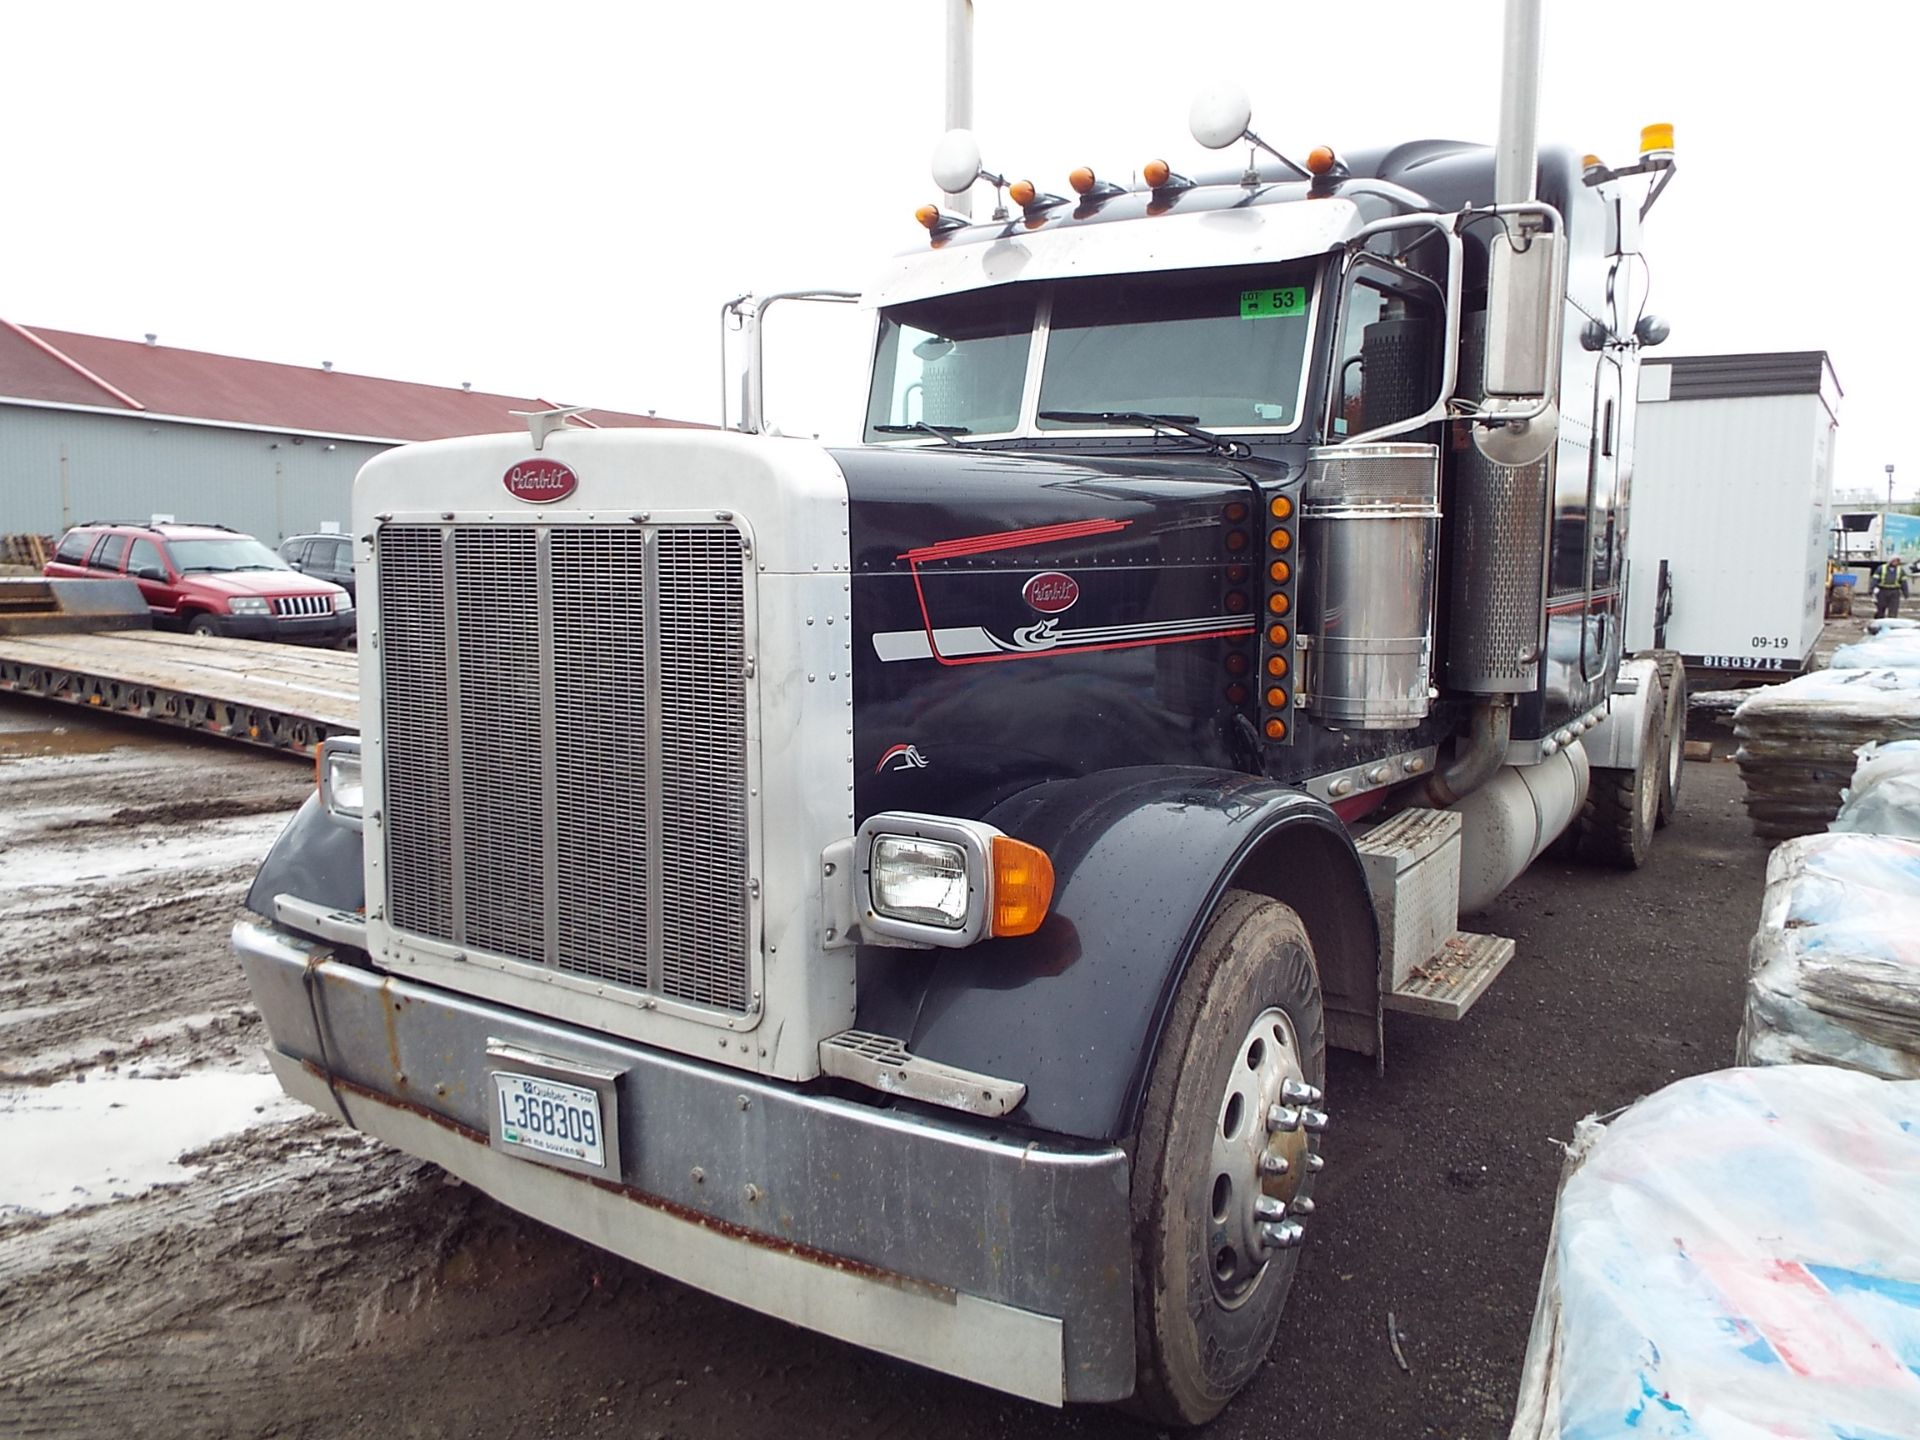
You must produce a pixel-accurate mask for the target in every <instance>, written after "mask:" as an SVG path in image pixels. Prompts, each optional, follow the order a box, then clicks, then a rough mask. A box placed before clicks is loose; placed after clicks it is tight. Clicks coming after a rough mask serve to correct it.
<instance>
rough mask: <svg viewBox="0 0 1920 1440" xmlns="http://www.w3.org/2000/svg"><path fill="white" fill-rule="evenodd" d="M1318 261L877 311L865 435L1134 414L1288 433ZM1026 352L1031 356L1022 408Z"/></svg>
mask: <svg viewBox="0 0 1920 1440" xmlns="http://www.w3.org/2000/svg"><path fill="white" fill-rule="evenodd" d="M1320 264H1321V262H1320V261H1319V260H1318V259H1304V260H1292V261H1288V262H1287V263H1285V264H1281V265H1242V266H1232V267H1223V268H1219V269H1211V270H1175V271H1157V272H1154V273H1151V274H1140V275H1102V276H1090V277H1088V278H1086V279H1084V280H1064V281H1058V282H1054V283H1051V284H1045V285H1021V286H1017V287H1010V288H1004V289H993V290H975V291H970V292H967V293H965V294H961V295H952V296H942V297H940V298H938V299H934V300H923V301H918V302H916V303H914V304H910V305H897V306H893V307H891V308H890V309H888V310H886V311H884V312H883V313H882V315H881V322H880V340H879V348H878V350H877V352H876V354H875V357H874V380H873V392H872V396H871V399H870V401H869V404H868V410H867V439H868V440H869V441H875V440H899V439H912V440H914V441H915V442H916V443H921V444H924V443H927V442H928V440H929V439H930V437H931V436H932V435H941V436H945V437H949V438H951V437H964V436H975V437H977V436H987V435H1011V434H1032V433H1034V432H1035V431H1050V430H1088V429H1103V428H1104V429H1114V428H1124V429H1141V428H1147V429H1151V428H1152V426H1150V425H1147V424H1146V423H1145V422H1144V421H1143V420H1142V419H1141V418H1139V417H1141V416H1157V417H1161V418H1163V419H1166V420H1172V421H1178V422H1182V423H1185V424H1188V425H1197V426H1201V427H1203V428H1205V429H1209V430H1291V429H1293V428H1294V427H1295V426H1297V425H1298V424H1299V423H1300V418H1301V417H1300V411H1301V406H1302V404H1303V403H1304V401H1305V398H1306V381H1307V365H1308V361H1307V355H1308V339H1309V337H1310V336H1311V334H1312V332H1313V325H1314V310H1315V305H1314V301H1315V289H1316V280H1317V277H1318V272H1319V269H1320ZM1036 323H1039V324H1041V325H1042V326H1043V327H1044V329H1045V331H1046V334H1045V337H1044V341H1041V342H1036V340H1035V338H1034V336H1033V334H1032V331H1033V330H1034V328H1035V326H1036ZM1036 348H1038V349H1040V350H1041V351H1042V352H1043V353H1044V357H1045V358H1044V359H1043V361H1042V362H1041V373H1040V384H1039V399H1038V403H1037V404H1036V405H1035V406H1034V412H1035V413H1034V414H1031V415H1029V414H1026V413H1024V411H1023V408H1022V406H1023V400H1024V395H1025V391H1026V388H1027V381H1028V367H1029V364H1030V363H1031V361H1030V357H1031V356H1032V355H1033V353H1034V352H1035V350H1036ZM1120 412H1133V413H1132V414H1131V415H1128V416H1123V415H1121V414H1120ZM1109 414H1111V415H1112V416H1113V417H1114V418H1112V419H1111V420H1103V419H1101V418H1100V417H1101V416H1103V415H1109Z"/></svg>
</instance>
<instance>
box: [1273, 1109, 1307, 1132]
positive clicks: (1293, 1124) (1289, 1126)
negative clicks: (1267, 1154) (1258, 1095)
mask: <svg viewBox="0 0 1920 1440" xmlns="http://www.w3.org/2000/svg"><path fill="white" fill-rule="evenodd" d="M1299 1128H1300V1112H1299V1111H1298V1110H1296V1109H1294V1108H1293V1107H1292V1106H1291V1105H1271V1106H1269V1107H1268V1108H1267V1131H1268V1133H1270V1134H1271V1133H1273V1132H1274V1131H1280V1130H1287V1131H1292V1130H1298V1129H1299Z"/></svg>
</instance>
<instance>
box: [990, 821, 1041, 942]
mask: <svg viewBox="0 0 1920 1440" xmlns="http://www.w3.org/2000/svg"><path fill="white" fill-rule="evenodd" d="M1052 904H1053V861H1052V860H1050V859H1048V858H1047V852H1046V851H1044V850H1042V849H1041V848H1040V847H1039V846H1037V845H1029V844H1027V843H1026V842H1025V841H1024V840H1015V839H1013V838H1012V837H1011V836H1008V835H996V836H994V837H993V933H994V934H995V935H1031V934H1032V933H1033V932H1034V931H1036V930H1038V929H1039V928H1040V922H1041V921H1042V920H1045V919H1046V918H1047V907H1048V906H1050V905H1052Z"/></svg>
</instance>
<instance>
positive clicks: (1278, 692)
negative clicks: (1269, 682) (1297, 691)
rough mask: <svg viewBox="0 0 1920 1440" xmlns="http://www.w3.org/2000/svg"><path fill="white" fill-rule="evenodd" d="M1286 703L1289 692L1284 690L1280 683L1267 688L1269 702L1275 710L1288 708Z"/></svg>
mask: <svg viewBox="0 0 1920 1440" xmlns="http://www.w3.org/2000/svg"><path fill="white" fill-rule="evenodd" d="M1286 703H1287V692H1286V691H1285V690H1282V689H1281V688H1280V687H1279V686H1278V685H1274V686H1272V687H1270V688H1269V689H1268V690H1267V704H1269V705H1271V706H1272V707H1273V708H1274V709H1275V710H1281V709H1284V708H1286Z"/></svg>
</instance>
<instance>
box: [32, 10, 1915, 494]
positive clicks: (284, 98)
mask: <svg viewBox="0 0 1920 1440" xmlns="http://www.w3.org/2000/svg"><path fill="white" fill-rule="evenodd" d="M1546 5H1547V11H1548V25H1547V47H1546V48H1547V56H1546V69H1545V73H1544V76H1543V84H1542V91H1543V102H1542V105H1543V115H1542V121H1541V134H1542V139H1543V141H1559V142H1563V143H1567V144H1570V145H1572V146H1575V147H1576V148H1579V149H1582V150H1593V151H1596V152H1598V153H1599V154H1600V155H1601V156H1602V157H1603V158H1605V159H1607V160H1609V161H1610V162H1613V163H1617V164H1618V163H1628V162H1630V161H1632V159H1633V158H1634V155H1635V151H1636V142H1637V138H1638V134H1639V127H1640V126H1641V125H1642V124H1644V123H1645V122H1647V121H1650V120H1670V121H1672V122H1673V123H1674V125H1675V127H1676V131H1677V142H1678V150H1679V158H1680V172H1679V174H1678V175H1677V176H1676V178H1675V180H1674V183H1673V185H1672V187H1671V188H1670V189H1669V190H1668V192H1667V194H1666V196H1665V198H1664V199H1663V200H1662V201H1661V203H1660V205H1659V208H1658V209H1657V210H1655V212H1654V214H1653V216H1652V217H1651V219H1650V221H1649V226H1648V236H1647V251H1648V256H1649V259H1650V261H1651V265H1652V271H1653V293H1652V299H1651V305H1650V308H1651V309H1653V310H1654V311H1656V312H1657V313H1659V314H1661V315H1664V316H1665V317H1666V318H1667V319H1668V320H1669V321H1671V322H1672V325H1673V339H1672V340H1671V341H1670V342H1669V343H1668V345H1667V347H1666V353H1669V354H1681V355H1689V354H1710V353H1715V352H1725V351H1743V350H1797V349H1825V350H1827V351H1829V352H1830V353H1831V354H1832V356H1833V360H1834V364H1835V368H1836V369H1837V371H1838V373H1839V377H1840V383H1841V385H1842V386H1843V387H1844V389H1845V391H1846V399H1845V401H1844V403H1843V407H1842V412H1841V438H1840V444H1839V451H1838V456H1839V460H1838V469H1837V471H1836V476H1835V479H1836V483H1837V484H1839V485H1843V486H1847V485H1853V486H1858V485H1874V486H1878V485H1882V484H1884V475H1883V473H1882V467H1883V466H1884V465H1885V464H1887V463H1889V462H1891V463H1893V464H1895V465H1896V466H1897V467H1898V474H1897V476H1896V479H1897V480H1898V481H1899V488H1900V491H1901V492H1902V493H1903V494H1909V495H1910V494H1912V493H1914V492H1915V490H1916V488H1920V446H1916V445H1915V443H1914V440H1913V438H1912V437H1913V434H1914V426H1913V425H1912V423H1911V419H1910V417H1911V415H1912V413H1913V411H1914V410H1915V408H1916V405H1917V404H1920V397H1916V396H1915V393H1914V382H1915V380H1916V378H1920V374H1917V372H1920V366H1916V363H1915V358H1914V356H1915V331H1916V326H1915V323H1914V318H1913V310H1914V307H1913V305H1912V302H1911V301H1910V300H1908V299H1907V298H1906V297H1905V295H1904V293H1903V292H1901V293H1898V295H1896V291H1895V288H1894V287H1893V286H1892V285H1891V284H1890V283H1889V282H1890V281H1891V279H1892V278H1893V270H1894V268H1895V267H1893V266H1892V265H1891V264H1889V263H1887V262H1888V261H1889V260H1891V259H1893V258H1897V257H1898V256H1900V255H1902V254H1904V253H1905V250H1906V248H1907V246H1908V245H1909V244H1911V243H1912V239H1913V234H1914V231H1913V222H1914V221H1915V220H1916V219H1920V215H1917V214H1916V208H1917V207H1916V202H1915V191H1914V187H1913V183H1912V180H1911V177H1910V175H1909V174H1908V170H1909V169H1910V161H1911V151H1912V149H1913V144H1914V140H1915V137H1916V131H1920V125H1916V123H1915V120H1914V114H1915V110H1916V102H1917V99H1920V97H1916V93H1915V91H1916V79H1915V76H1914V74H1913V73H1912V67H1911V60H1912V55H1913V52H1914V45H1913V38H1912V36H1913V27H1912V23H1911V22H1910V21H1908V20H1906V19H1905V18H1904V15H1905V12H1906V7H1904V6H1899V5H1894V4H1888V3H1884V0H1826V3H1824V4H1821V5H1818V6H1813V5H1805V4H1796V5H1792V6H1787V5H1777V4H1776V5H1767V4H1752V3H1731V0H1727V3H1719V0H1716V3H1708V0H1611V3H1605V4H1601V3H1586V0H1581V3H1576V0H1546ZM944 13H945V0H842V3H829V4H819V5H811V6H809V5H801V4H796V3H792V0H784V3H782V0H749V3H723V0H711V3H708V4H706V5H704V6H703V5H696V4H686V5H679V4H667V3H658V0H656V3H650V4H626V5H618V6H614V5H608V6H592V5H580V4H569V3H564V0H547V3H543V4H540V5H524V4H523V5H517V6H510V7H509V6H500V7H494V6H488V5H484V4H477V3H463V4H445V5H433V6H428V5H421V4H414V3H410V0H387V3H384V4H379V5H365V4H357V3H330V4H328V5H325V6H318V5H303V6H293V5H282V4H264V3H258V0H254V3H247V4H236V5H209V4H195V3H192V0H175V3H173V4H169V5H156V4H151V3H143V4H138V5H112V4H86V5H82V4H70V5H56V4H48V5H32V6H27V5H17V6H10V7H8V15H7V20H6V35H7V41H8V44H7V50H8V55H9V63H8V67H7V72H8V73H7V77H6V80H5V82H4V84H3V85H0V134H5V135H6V136H7V138H8V141H9V143H8V147H7V148H8V176H7V180H8V184H7V190H8V193H9V198H10V204H9V205H8V206H7V217H6V220H5V223H4V224H3V225H0V315H4V316H5V317H6V318H8V319H10V320H14V321H17V322H19V323H23V324H28V325H38V326H45V327H49V328H54V329H67V330H80V331H87V332H91V333H96V334H102V335H115V336H124V337H126V338H129V339H138V338H139V337H140V336H141V335H142V334H143V333H144V332H146V331H154V332H157V333H158V334H159V335H160V337H161V340H162V342H163V343H165V344H172V345H181V346H186V347H191V348H195V349H205V350H215V351H221V352H224V353H228V354H234V355H245V356H251V357H255V358H260V359H269V360H278V361H286V362H291V363H296V364H312V365H318V364H319V363H320V362H321V361H322V360H331V361H333V362H334V364H335V366H336V367H337V368H339V369H342V370H350V371H358V372H363V373H368V374H376V375H387V376H394V377H398V378H403V379H409V380H420V381H427V382H432V383H440V384H447V385H458V384H459V383H461V382H462V381H471V382H472V383H473V385H474V388H476V389H482V390H493V391H502V392H507V393H514V394H526V395H539V396H542V397H545V398H547V399H555V400H564V401H574V402H588V403H593V404H597V405H604V406H609V407H613V408H618V409H625V410H635V411H641V412H645V411H647V410H657V411H658V412H659V413H660V414H662V415H672V416H681V417H685V418H690V419H706V420H711V419H716V418H717V417H718V408H719V391H720V382H719V369H718V367H719V359H718V343H719V340H718V336H719V327H718V322H717V317H718V312H719V308H720V306H721V304H722V303H723V302H724V301H725V300H727V299H729V298H731V297H732V296H733V295H736V294H738V293H740V292H742V291H746V290H758V291H766V290H770V289H776V288H792V287H799V286H814V285H821V286H831V287H835V288H847V289H858V288H860V286H861V285H862V283H863V281H864V279H865V277H866V276H867V275H868V274H869V273H870V272H871V271H872V269H873V267H874V265H875V263H876V262H877V261H879V260H881V259H883V258H884V257H885V256H887V255H889V254H891V253H893V252H896V251H899V250H902V249H905V248H908V247H911V246H914V245H916V244H918V243H924V237H923V232H922V231H920V230H919V228H918V227H917V226H916V225H915V224H914V222H913V219H912V211H913V210H914V208H915V207H916V206H917V205H919V204H922V203H924V202H926V201H928V200H932V199H937V198H938V197H937V195H936V194H935V192H934V187H933V184H932V181H931V180H930V179H929V178H928V171H927V159H928V155H929V153H930V151H931V149H932V147H933V143H934V141H935V140H936V139H937V138H938V136H939V131H940V127H941V123H942V115H943V91H942V77H943V68H942V48H941V47H942V37H943V24H944ZM1500 15H1501V7H1500V3H1499V0H1451V3H1441V4H1436V3H1432V0H1421V3H1405V0H1370V3H1368V4H1366V5H1363V6H1326V5H1313V6H1305V5H1293V4H1286V3H1276V0H1267V3H1251V0H1243V3H1229V0H1179V3H1168V0H1162V3H1124V0H978V7H977V21H976V30H975V45H976V81H975V100H974V106H975V129H976V130H977V131H978V133H979V135H980V138H981V143H982V147H983V149H984V151H985V155H986V160H987V163H988V165H989V167H992V168H1004V169H1005V170H1006V171H1007V173H1008V174H1009V176H1010V177H1017V176H1023V175H1024V176H1030V177H1031V178H1033V179H1034V180H1035V181H1037V182H1039V183H1040V184H1042V185H1043V186H1044V187H1047V188H1051V189H1053V190H1056V191H1060V190H1063V189H1064V187H1065V178H1066V174H1067V172H1068V171H1069V170H1071V169H1072V168H1073V167H1074V166H1076V165H1081V164H1091V165H1093V166H1094V167H1095V168H1096V169H1097V170H1099V171H1101V172H1103V173H1106V174H1109V175H1112V176H1114V177H1116V178H1122V179H1124V178H1127V177H1129V176H1130V175H1131V173H1132V172H1133V171H1134V170H1136V169H1137V168H1138V167H1139V165H1140V164H1141V163H1143V162H1144V161H1146V160H1148V159H1151V158H1153V157H1154V156H1156V155H1163V156H1165V157H1166V158H1167V159H1168V160H1170V161H1171V162H1173V164H1174V166H1175V168H1176V169H1180V168H1184V167H1185V166H1188V165H1198V164H1201V163H1203V160H1202V157H1203V156H1205V154H1206V152H1203V151H1200V150H1199V149H1198V147H1196V146H1195V145H1194V143H1193V141H1192V140H1191V139H1190V138H1189V136H1188V135H1187V129H1186V114H1187V106H1188V103H1189V101H1190V100H1191V98H1192V96H1193V94H1194V92H1195V91H1196V90H1197V89H1198V88H1199V86H1200V85H1201V84H1202V83H1204V82H1206V81H1208V80H1210V79H1215V78H1220V77H1226V78H1231V79H1234V80H1237V81H1238V82H1239V83H1241V84H1242V85H1243V86H1244V87H1245V88H1246V89H1247V90H1248V91H1249V93H1250V94H1251V95H1252V97H1253V100H1254V125H1255V128H1256V129H1258V130H1259V131H1260V132H1261V133H1262V134H1263V135H1264V136H1265V137H1266V138H1267V139H1269V140H1270V141H1272V142H1273V143H1275V144H1276V145H1278V146H1280V148H1282V149H1284V150H1288V151H1290V152H1292V153H1296V154H1298V153H1303V152H1305V151H1306V150H1308V149H1310V148H1312V147H1313V146H1314V145H1317V144H1322V143H1327V144H1332V145H1335V146H1336V147H1348V148H1358V147H1360V146H1363V145H1366V144H1372V143H1379V142H1393V141H1398V140H1404V139H1411V138H1416V137H1421V136H1432V135H1439V136H1449V137H1457V138H1463V139H1469V140H1487V141H1491V140H1492V139H1493V133H1494V127H1495V120H1496V116H1497V113H1498V108H1497V107H1498V62H1499V44H1500ZM1443 21H1444V22H1446V24H1445V28H1443V27H1442V22H1443ZM1215 163H1217V161H1216V162H1215ZM1230 163H1237V162H1230ZM986 198H987V196H986V195H985V194H984V193H983V196H982V199H983V200H985V199H986ZM775 378H776V380H777V379H778V377H777V376H776V377H775ZM856 388H857V387H855V386H854V385H853V384H852V382H851V379H850V380H849V385H848V395H847V406H846V414H847V415H848V416H852V415H854V414H855V413H856V412H857V410H858V408H859V405H860V404H861V402H862V400H863V396H861V395H860V394H858V393H855V391H856Z"/></svg>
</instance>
